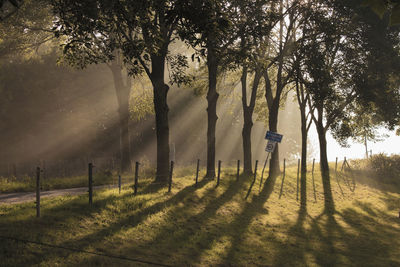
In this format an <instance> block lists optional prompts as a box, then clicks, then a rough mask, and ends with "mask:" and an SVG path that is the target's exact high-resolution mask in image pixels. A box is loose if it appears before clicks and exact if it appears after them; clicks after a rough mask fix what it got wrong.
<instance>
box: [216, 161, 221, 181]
mask: <svg viewBox="0 0 400 267" xmlns="http://www.w3.org/2000/svg"><path fill="white" fill-rule="evenodd" d="M220 176H221V161H220V160H218V176H217V186H219V179H220Z"/></svg>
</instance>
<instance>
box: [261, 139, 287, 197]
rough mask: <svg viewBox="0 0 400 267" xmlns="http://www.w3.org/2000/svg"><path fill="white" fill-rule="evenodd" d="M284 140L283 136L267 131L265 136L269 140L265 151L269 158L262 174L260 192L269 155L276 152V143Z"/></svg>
mask: <svg viewBox="0 0 400 267" xmlns="http://www.w3.org/2000/svg"><path fill="white" fill-rule="evenodd" d="M282 138H283V135H282V134H278V133H275V132H271V131H267V133H266V134H265V139H266V140H268V143H267V146H266V147H265V151H267V157H266V159H265V162H264V167H263V169H262V172H261V181H260V189H259V191H261V184H262V180H263V177H264V170H265V166H266V165H267V161H268V158H269V154H270V153H272V152H274V150H275V147H276V143H280V142H281V141H282Z"/></svg>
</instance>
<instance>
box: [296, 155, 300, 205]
mask: <svg viewBox="0 0 400 267" xmlns="http://www.w3.org/2000/svg"><path fill="white" fill-rule="evenodd" d="M299 172H300V159H297V193H296V200H297V201H298V200H299Z"/></svg>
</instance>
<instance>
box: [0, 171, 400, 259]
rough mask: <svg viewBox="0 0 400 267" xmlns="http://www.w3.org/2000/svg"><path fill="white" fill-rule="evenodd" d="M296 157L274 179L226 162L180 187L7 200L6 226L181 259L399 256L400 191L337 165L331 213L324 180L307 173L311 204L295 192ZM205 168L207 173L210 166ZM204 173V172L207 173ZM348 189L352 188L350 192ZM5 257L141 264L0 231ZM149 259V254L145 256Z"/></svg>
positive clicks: (105, 248) (78, 243) (180, 180)
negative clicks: (326, 209)
mask: <svg viewBox="0 0 400 267" xmlns="http://www.w3.org/2000/svg"><path fill="white" fill-rule="evenodd" d="M296 171H297V166H295V167H289V168H287V173H286V177H285V183H284V186H283V194H282V197H281V198H280V199H279V192H280V188H281V181H282V177H281V176H280V177H278V178H277V179H276V181H273V180H267V182H266V184H264V185H263V186H262V187H261V190H260V191H259V189H260V186H259V185H260V173H259V174H258V177H257V180H256V181H255V183H253V177H245V176H241V177H240V180H239V181H238V182H237V181H236V175H235V173H236V170H235V169H224V171H223V173H222V176H221V183H220V186H219V187H216V186H215V185H216V182H215V181H205V180H202V179H200V182H199V184H198V186H197V187H196V186H194V175H193V173H190V172H189V170H180V171H179V170H178V173H177V174H176V175H175V176H176V178H174V184H173V188H172V193H168V192H167V188H166V187H161V186H159V185H157V184H153V183H151V180H150V179H142V180H141V181H140V188H139V194H138V195H137V196H133V194H132V193H133V191H132V188H130V186H125V187H124V188H123V191H122V193H121V194H118V191H117V190H115V189H110V190H104V191H99V192H95V195H94V205H93V206H92V207H89V206H88V204H87V203H88V200H87V196H66V197H58V198H53V199H43V200H42V217H41V218H36V217H35V209H34V204H33V203H26V204H18V205H1V206H0V236H11V237H17V238H20V239H26V240H32V241H36V242H43V243H47V244H51V245H56V246H62V247H67V248H73V249H77V250H85V251H90V252H95V253H100V254H111V255H120V256H123V257H128V258H132V259H138V260H142V261H151V262H156V263H162V264H165V265H173V266H188V265H193V266H210V265H222V266H226V265H232V266H254V265H258V266H400V249H399V248H400V218H399V209H400V194H399V187H398V184H392V185H384V184H379V183H378V182H377V181H376V180H373V179H370V178H368V177H366V176H364V175H363V174H361V173H354V178H355V180H356V188H355V191H354V192H352V191H351V190H350V188H349V186H348V185H347V184H346V183H344V180H343V178H342V179H341V180H339V184H340V185H341V188H342V189H340V188H339V186H338V183H337V181H336V179H335V175H334V173H332V178H331V179H332V181H331V183H332V187H333V195H334V198H335V205H336V213H335V214H334V215H333V216H328V215H326V214H324V213H323V194H322V184H321V178H320V175H319V173H318V172H317V173H316V174H315V187H316V199H317V200H316V201H314V192H313V186H312V179H311V175H310V174H309V175H308V181H307V211H306V212H304V210H303V211H301V210H300V204H299V201H296ZM202 175H204V173H202ZM201 177H202V176H201ZM342 191H343V193H342ZM0 240H1V241H0V266H23V265H29V266H31V265H40V266H141V264H140V263H139V262H134V261H129V260H122V259H115V258H109V257H105V256H100V255H94V254H88V253H83V252H77V251H70V250H65V249H59V248H53V247H47V246H43V245H38V244H31V243H24V242H16V241H13V240H7V239H2V238H0ZM143 265H144V266H146V264H143Z"/></svg>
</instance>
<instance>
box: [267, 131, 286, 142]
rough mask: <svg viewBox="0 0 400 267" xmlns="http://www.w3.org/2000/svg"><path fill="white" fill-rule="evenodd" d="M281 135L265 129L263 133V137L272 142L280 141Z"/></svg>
mask: <svg viewBox="0 0 400 267" xmlns="http://www.w3.org/2000/svg"><path fill="white" fill-rule="evenodd" d="M282 137H283V135H281V134H278V133H274V132H270V131H267V134H266V135H265V139H267V140H271V141H273V142H277V143H280V142H281V141H282Z"/></svg>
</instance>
